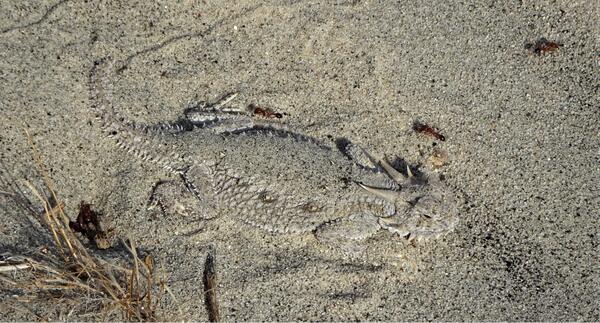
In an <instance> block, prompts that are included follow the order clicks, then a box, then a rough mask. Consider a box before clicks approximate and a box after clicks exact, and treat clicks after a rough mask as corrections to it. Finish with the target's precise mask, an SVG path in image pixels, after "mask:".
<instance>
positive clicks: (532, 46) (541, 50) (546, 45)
mask: <svg viewBox="0 0 600 323" xmlns="http://www.w3.org/2000/svg"><path fill="white" fill-rule="evenodd" d="M561 46H562V44H559V43H556V42H553V41H549V40H548V39H546V38H544V37H541V38H540V39H538V40H536V41H535V43H527V44H525V49H527V50H528V51H530V52H531V53H532V54H535V55H542V54H546V53H552V52H555V51H557V50H558V49H559V48H560V47H561Z"/></svg>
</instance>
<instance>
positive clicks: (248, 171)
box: [90, 60, 458, 249]
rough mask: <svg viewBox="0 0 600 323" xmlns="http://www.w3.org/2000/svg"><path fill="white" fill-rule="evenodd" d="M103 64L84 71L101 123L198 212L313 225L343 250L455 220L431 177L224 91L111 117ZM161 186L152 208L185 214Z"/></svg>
mask: <svg viewBox="0 0 600 323" xmlns="http://www.w3.org/2000/svg"><path fill="white" fill-rule="evenodd" d="M112 73H113V71H112V64H111V62H110V60H103V61H100V62H99V63H97V64H96V65H95V66H94V68H93V70H92V72H91V77H90V89H91V104H92V110H93V111H94V112H95V114H96V115H97V117H98V119H99V120H100V123H101V127H102V130H103V131H104V132H105V133H106V134H108V135H109V136H110V137H112V138H114V139H115V140H116V142H117V144H118V145H119V146H120V147H122V148H123V149H125V150H126V151H128V152H130V153H131V154H133V155H135V156H137V157H140V158H141V159H142V160H145V161H150V162H152V163H154V164H158V165H160V166H162V167H164V168H165V169H167V170H168V171H170V172H173V173H175V174H178V175H179V176H180V177H181V179H182V182H183V183H184V184H185V189H183V190H187V191H189V193H190V194H191V195H190V196H192V198H191V200H192V201H195V205H196V206H194V207H193V208H196V209H197V210H200V212H201V213H204V214H203V215H202V216H203V217H204V218H211V217H214V216H217V215H221V214H225V215H228V216H231V217H234V218H235V219H238V220H240V221H243V222H245V223H248V224H251V225H254V226H256V227H259V228H262V229H264V230H268V231H270V232H277V233H305V232H314V233H315V236H316V237H317V238H318V239H319V241H321V242H325V243H328V244H332V245H338V246H342V247H344V248H345V249H352V243H353V242H356V241H357V240H363V239H366V238H369V237H370V236H372V235H373V234H375V233H376V232H377V231H378V230H380V229H382V228H383V229H387V230H389V231H391V232H394V233H397V234H398V235H399V236H401V237H405V238H407V239H409V240H412V239H417V240H421V239H427V238H431V237H438V236H440V235H442V234H444V233H447V232H449V231H451V230H452V229H453V228H454V227H455V225H456V223H457V222H458V202H457V199H456V198H455V196H454V195H453V194H452V193H451V192H450V191H449V190H447V189H446V188H445V187H444V186H443V185H442V184H441V183H439V182H438V181H434V180H429V181H427V180H422V179H421V180H416V179H415V178H414V177H410V176H409V175H410V172H409V174H407V175H402V174H400V173H399V172H397V171H395V170H394V169H393V168H391V166H389V165H388V164H387V163H386V162H385V161H382V160H376V159H374V158H373V157H371V156H370V155H369V154H368V153H366V152H365V151H364V150H363V149H361V148H360V147H358V146H354V145H351V144H350V145H349V146H348V147H347V149H346V150H345V151H341V150H340V149H337V148H331V147H328V146H326V145H325V144H323V143H321V142H319V141H318V140H317V139H314V138H311V137H308V136H305V135H301V134H297V133H294V132H291V131H289V130H285V129H283V127H281V126H276V125H275V124H268V123H265V121H259V120H256V119H253V117H252V115H250V114H249V113H246V112H244V111H240V110H237V109H232V108H228V107H226V106H225V104H226V103H227V101H228V100H225V101H223V102H219V103H217V104H214V105H211V106H206V105H199V106H195V107H193V108H190V109H188V110H187V111H186V113H185V117H183V118H182V119H180V120H179V121H177V122H173V123H167V124H160V125H155V126H147V125H140V124H136V123H133V122H129V121H126V120H125V119H123V118H119V117H117V115H116V114H115V112H114V111H115V110H118V107H115V106H113V102H112V97H111V83H110V78H109V76H110V75H111V74H112ZM170 189H171V188H169V185H162V184H160V185H159V186H157V187H156V189H155V193H157V194H158V195H161V196H162V197H163V198H162V200H160V201H159V202H160V204H161V207H163V210H170V211H171V212H181V213H185V212H186V208H187V209H189V208H190V206H186V205H187V204H189V203H180V202H178V201H176V200H174V199H175V196H177V195H178V194H179V193H169V190H170ZM179 190H180V192H181V191H182V189H181V188H179ZM153 195H154V194H153ZM165 197H166V198H165ZM186 198H187V199H188V200H190V198H189V196H188V197H186ZM165 200H166V201H165ZM169 200H170V201H169ZM157 201H158V199H157ZM215 213H217V214H215Z"/></svg>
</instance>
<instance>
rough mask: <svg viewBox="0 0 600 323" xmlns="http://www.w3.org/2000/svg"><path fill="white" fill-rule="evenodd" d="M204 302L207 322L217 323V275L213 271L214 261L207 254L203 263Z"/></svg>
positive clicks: (209, 254) (210, 253) (212, 257)
mask: <svg viewBox="0 0 600 323" xmlns="http://www.w3.org/2000/svg"><path fill="white" fill-rule="evenodd" d="M203 278H204V279H203V281H204V301H205V304H206V309H207V311H208V320H209V321H210V322H218V321H219V320H220V319H219V304H218V302H217V273H216V271H215V259H214V256H213V253H212V252H209V253H208V255H207V256H206V261H205V262H204V277H203Z"/></svg>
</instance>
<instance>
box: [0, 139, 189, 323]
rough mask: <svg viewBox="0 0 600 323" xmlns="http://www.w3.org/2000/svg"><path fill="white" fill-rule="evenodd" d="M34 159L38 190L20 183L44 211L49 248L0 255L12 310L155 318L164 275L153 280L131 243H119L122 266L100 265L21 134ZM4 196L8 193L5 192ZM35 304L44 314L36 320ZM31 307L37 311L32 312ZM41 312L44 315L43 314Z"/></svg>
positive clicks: (1, 281)
mask: <svg viewBox="0 0 600 323" xmlns="http://www.w3.org/2000/svg"><path fill="white" fill-rule="evenodd" d="M26 135H27V138H28V140H29V144H30V146H31V149H32V152H33V155H34V160H35V162H36V165H37V168H38V171H39V173H40V174H41V176H42V181H43V185H42V188H41V189H38V188H36V187H35V186H34V185H33V184H32V183H31V182H29V181H24V182H23V185H24V186H25V187H27V188H28V190H29V191H30V192H31V193H32V194H33V196H35V198H36V199H37V202H36V203H34V204H36V205H37V204H39V205H41V206H42V207H43V210H44V211H43V212H41V214H39V213H38V214H35V215H34V216H35V217H36V218H37V219H38V220H40V222H41V223H42V224H43V227H44V229H45V230H46V231H47V232H48V234H49V235H50V236H51V239H52V241H53V246H52V247H49V248H48V249H44V252H40V253H38V254H36V255H35V256H33V257H27V256H20V255H8V254H3V255H0V291H1V292H2V293H4V294H5V295H15V297H11V298H10V299H9V302H8V303H9V304H4V305H9V306H11V307H13V308H14V309H18V310H23V311H27V312H29V314H33V315H34V316H37V317H38V319H42V320H46V319H54V320H56V319H67V318H71V319H74V318H78V319H81V318H89V319H92V320H115V319H122V320H131V321H153V320H158V319H159V318H158V317H157V312H158V310H159V308H160V307H161V305H164V304H165V300H164V298H165V296H166V295H167V294H169V295H170V296H171V299H172V301H173V302H174V304H177V302H176V300H175V298H174V296H173V294H172V293H171V292H170V290H169V288H168V286H167V285H166V284H165V278H164V275H161V277H157V276H156V275H155V274H154V273H155V266H154V261H153V258H152V257H151V256H146V257H144V258H143V259H142V258H140V256H139V255H138V253H137V251H136V247H135V245H134V243H133V242H131V241H130V242H129V243H125V242H123V245H124V246H125V247H126V248H127V251H128V254H129V257H128V259H126V260H125V261H121V262H124V263H125V264H124V265H117V264H114V263H112V261H111V262H109V261H105V260H103V259H101V258H100V257H98V256H95V255H94V254H91V253H90V252H88V250H87V249H86V247H85V246H84V244H83V243H82V241H81V240H80V239H79V237H78V236H77V235H76V234H75V233H74V232H73V231H72V230H71V229H70V227H69V222H70V218H69V217H68V216H67V215H66V214H65V211H64V205H63V203H61V202H59V201H60V199H59V198H58V196H57V193H56V190H55V189H54V185H53V183H52V181H51V180H50V178H49V177H48V175H47V174H48V173H47V171H46V169H45V167H44V164H43V160H42V156H41V154H40V153H39V151H38V150H37V148H36V146H35V144H34V143H33V141H32V139H31V136H29V134H28V133H27V132H26ZM3 194H4V195H5V196H10V195H13V193H10V192H4V193H3ZM39 306H41V307H42V308H44V309H45V310H47V311H48V312H49V313H47V314H43V315H44V316H39V314H35V312H38V313H39V312H40V311H39ZM32 308H35V309H36V310H32ZM42 312H43V311H42ZM46 315H49V316H54V315H58V317H47V316H46Z"/></svg>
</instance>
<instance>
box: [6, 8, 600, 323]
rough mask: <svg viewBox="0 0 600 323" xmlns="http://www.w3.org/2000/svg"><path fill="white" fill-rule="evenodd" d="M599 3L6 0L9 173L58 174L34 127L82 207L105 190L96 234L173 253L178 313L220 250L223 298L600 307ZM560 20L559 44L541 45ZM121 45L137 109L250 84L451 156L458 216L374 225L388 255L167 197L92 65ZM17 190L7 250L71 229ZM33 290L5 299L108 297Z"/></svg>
mask: <svg viewBox="0 0 600 323" xmlns="http://www.w3.org/2000/svg"><path fill="white" fill-rule="evenodd" d="M599 7H600V4H599V2H598V1H566V0H565V1H563V0H558V1H492V0H486V1H467V2H464V1H434V2H431V1H400V2H391V1H381V2H377V1H329V2H327V1H325V2H319V1H314V2H313V1H300V2H299V1H267V2H262V1H256V2H252V1H250V2H247V3H246V2H230V1H191V0H184V1H161V2H156V3H153V2H140V1H138V2H129V1H67V0H60V1H56V0H55V1H2V3H0V88H1V91H0V122H1V124H2V131H0V175H1V179H2V180H1V181H0V183H2V184H1V185H3V186H0V191H8V190H9V189H10V187H14V186H13V185H16V184H15V183H22V180H23V179H29V180H31V181H32V182H39V181H40V174H39V171H37V170H36V167H35V163H34V162H33V160H32V154H31V149H30V147H29V145H28V142H27V138H26V136H25V135H24V132H23V128H25V129H27V131H28V132H29V133H30V134H31V136H32V139H33V140H34V141H35V142H36V144H37V146H38V148H39V150H40V151H41V153H42V154H43V155H44V159H45V163H46V165H47V168H48V174H49V176H50V177H51V178H52V180H53V181H54V183H55V189H56V191H57V193H58V194H59V198H60V200H61V201H62V202H64V203H65V210H66V212H67V213H68V214H69V215H70V216H71V217H72V218H74V217H75V216H76V215H77V213H78V207H79V203H80V202H81V201H85V202H87V203H92V205H93V208H94V209H96V210H99V211H101V212H102V216H101V219H100V220H101V222H102V224H103V226H104V227H105V228H106V229H107V230H109V231H110V242H111V244H112V245H113V248H112V249H109V250H108V251H98V250H94V248H93V247H91V246H90V251H91V252H92V253H94V254H95V255H98V256H99V257H103V258H107V259H108V258H111V257H116V255H115V253H118V250H120V249H121V250H122V249H123V247H122V245H121V243H120V241H121V239H131V240H133V241H136V244H137V246H138V249H139V252H140V253H141V254H152V255H153V256H154V257H155V259H156V263H157V264H161V266H163V268H164V270H165V272H166V273H167V274H168V281H167V283H168V285H169V287H170V288H171V290H172V291H173V293H174V294H175V296H176V298H177V300H178V301H179V303H180V304H179V306H180V312H179V311H178V310H177V308H176V307H175V306H174V305H173V304H172V303H168V302H167V303H166V304H165V306H166V307H165V308H163V309H162V311H163V312H162V314H164V316H162V317H163V318H173V319H175V318H179V319H187V320H190V319H195V320H208V319H209V314H208V312H207V309H206V306H205V298H204V291H203V289H202V279H203V278H202V273H203V271H204V270H205V259H206V257H207V252H209V251H210V250H212V251H213V252H214V254H215V255H214V261H215V262H214V265H215V267H214V270H215V273H216V275H217V278H218V280H217V283H216V284H217V285H216V287H217V295H216V296H217V300H218V302H219V307H220V315H221V319H224V320H268V321H272V320H285V321H288V320H403V321H411V320H419V321H422V320H444V321H447V320H553V321H554V320H569V321H570V320H585V321H598V320H600V303H599V302H600V301H599V300H600V261H599V258H600V249H599V233H600V221H599V220H598V216H599V214H600V95H599V93H600V76H599V75H600V68H599V67H600V41H599V38H600V36H599V35H600V9H599ZM541 37H545V38H546V39H547V40H548V41H552V42H555V43H557V44H560V46H559V47H558V48H557V49H555V50H554V49H553V48H548V49H547V50H545V49H542V50H537V51H536V50H535V49H534V48H529V49H528V48H527V46H526V44H528V43H531V44H534V45H533V46H535V42H536V41H537V40H539V39H540V38H541ZM550 47H552V46H550ZM104 57H112V59H114V60H115V61H117V62H119V63H120V64H121V65H120V66H123V67H124V68H123V69H121V70H120V71H119V73H115V75H114V78H113V79H112V85H113V87H114V89H113V90H114V101H115V110H117V111H116V112H117V113H118V114H119V115H121V116H124V117H126V118H127V119H130V120H134V121H136V122H140V123H146V124H154V123H158V122H161V121H167V120H175V119H177V118H178V117H180V116H181V113H182V111H183V109H184V108H185V107H186V106H188V105H189V104H190V102H192V101H198V100H206V101H215V100H217V99H218V98H220V97H221V96H223V95H224V94H226V93H231V92H238V93H239V95H238V97H237V98H236V99H235V101H233V103H232V104H233V105H235V106H240V107H245V106H247V105H248V104H251V103H254V104H256V105H258V106H261V107H268V108H270V109H272V110H273V111H275V112H278V113H281V114H282V115H283V117H282V118H281V119H277V120H278V122H283V123H285V124H288V125H290V126H292V127H293V128H294V129H298V130H299V131H301V132H302V133H304V134H306V135H310V136H313V137H316V138H319V139H321V140H323V141H325V142H326V143H329V144H331V145H334V143H333V141H334V140H336V139H338V138H348V139H350V140H352V142H355V143H357V144H359V145H360V146H362V147H365V148H366V149H368V150H369V151H370V152H372V153H374V154H376V155H378V156H384V155H385V156H387V157H388V159H390V160H391V161H395V162H396V163H397V164H398V163H399V161H403V162H406V163H407V164H409V165H411V166H412V167H413V169H414V170H416V171H419V172H421V173H423V174H433V175H435V176H441V177H442V178H443V180H444V182H445V183H446V185H447V186H448V187H450V188H451V189H452V190H453V191H455V192H456V193H457V194H460V195H461V196H463V197H464V201H465V202H464V205H462V206H461V220H460V223H459V224H458V226H457V227H456V229H455V231H454V232H452V233H450V234H448V235H446V236H445V237H443V238H441V239H438V240H432V241H428V242H425V243H420V244H414V245H413V244H410V243H407V242H406V241H403V240H402V239H400V238H399V237H392V236H389V235H388V236H387V238H386V239H382V238H380V239H374V240H373V241H372V242H371V243H372V245H371V248H372V249H374V250H376V251H375V252H374V253H375V256H373V257H370V258H369V259H349V258H346V257H344V256H343V255H340V254H338V253H336V252H335V250H329V249H326V248H325V249H324V248H321V247H320V246H319V245H318V242H317V241H316V240H315V239H314V237H313V236H312V235H311V234H302V235H285V234H284V235H276V234H270V233H268V232H265V231H263V230H260V229H257V228H254V227H252V226H249V225H246V224H243V223H240V222H236V221H234V220H233V219H232V218H231V217H230V216H227V215H222V216H218V217H217V218H216V219H213V220H210V221H202V220H198V219H189V218H186V217H182V216H180V217H164V216H160V215H157V214H155V213H152V212H151V211H148V210H147V207H146V206H147V202H148V198H149V195H150V192H151V190H152V187H153V184H154V183H156V182H157V181H159V180H169V179H175V178H174V177H173V176H172V175H169V174H168V173H167V172H166V171H164V170H163V169H161V168H160V167H156V166H154V165H152V164H148V163H144V162H142V161H141V160H139V159H136V158H134V157H133V156H131V155H128V154H127V153H126V152H125V151H123V150H121V149H119V148H118V147H117V146H116V145H115V143H114V142H113V141H112V140H111V139H110V138H106V137H105V136H104V135H103V134H102V132H101V131H100V129H99V126H98V123H97V122H96V120H95V118H94V114H93V113H92V111H90V94H89V88H88V81H89V75H90V71H91V70H92V67H93V66H94V62H95V61H97V60H98V59H100V58H104ZM415 122H421V123H424V124H427V125H431V126H432V127H434V128H436V129H437V130H438V131H439V132H440V133H441V134H443V135H444V136H445V141H441V140H439V139H435V138H434V137H432V136H429V135H426V134H421V133H416V132H415V131H414V130H413V124H414V123H415ZM432 155H434V156H433V157H432ZM265 162H276V161H273V160H271V161H265ZM20 181H21V182H20ZM0 203H1V204H0V236H1V237H2V239H0V254H25V255H35V254H36V253H37V252H38V251H39V250H40V248H43V247H44V246H52V241H51V239H50V237H49V236H47V234H46V235H44V234H41V233H40V229H39V225H36V224H32V222H31V221H30V220H28V217H27V216H25V215H24V214H23V210H22V209H21V208H19V207H17V206H16V204H15V203H14V202H13V201H12V199H11V198H9V197H8V196H6V195H2V194H0ZM84 241H85V240H84ZM379 246H380V247H379ZM377 255H381V257H380V258H378V257H377ZM21 274H22V273H20V272H14V273H12V274H11V275H21ZM14 298H15V296H14V295H13V294H12V293H9V292H5V293H3V294H2V295H0V304H3V305H6V306H2V305H0V313H1V314H0V320H2V321H4V320H40V319H50V320H52V319H61V318H62V319H69V320H76V319H99V318H101V316H94V315H95V314H94V313H91V314H90V313H88V314H85V313H84V312H85V311H83V310H82V309H81V308H80V309H78V311H76V312H73V313H70V310H69V308H68V307H66V308H65V307H64V306H66V305H65V304H66V303H63V304H62V306H63V307H61V303H60V302H56V301H52V300H49V301H48V302H47V304H44V303H41V304H36V305H31V306H30V312H27V311H22V310H18V309H15V308H14V307H12V306H9V303H10V304H13V301H12V300H13V299H14ZM169 304H170V305H169ZM169 306H171V307H169ZM85 315H87V316H85ZM115 318H116V317H115Z"/></svg>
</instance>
